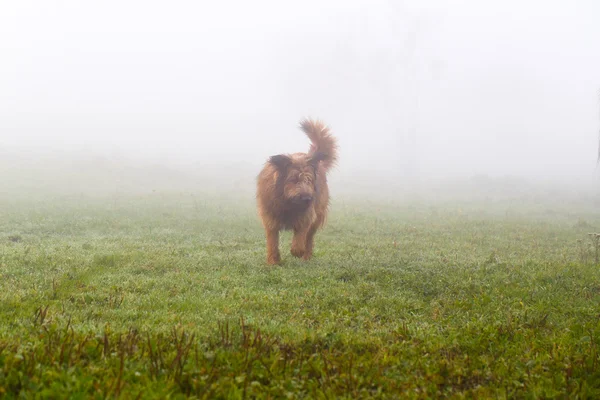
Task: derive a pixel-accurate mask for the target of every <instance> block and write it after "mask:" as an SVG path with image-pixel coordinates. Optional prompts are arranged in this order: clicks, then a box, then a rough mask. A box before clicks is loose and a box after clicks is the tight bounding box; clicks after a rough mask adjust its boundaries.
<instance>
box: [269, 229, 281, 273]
mask: <svg viewBox="0 0 600 400" xmlns="http://www.w3.org/2000/svg"><path fill="white" fill-rule="evenodd" d="M266 232H267V264H269V265H275V264H279V263H280V262H281V257H280V255H279V229H268V230H267V231H266Z"/></svg>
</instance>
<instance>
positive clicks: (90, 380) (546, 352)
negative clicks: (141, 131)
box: [0, 193, 600, 398]
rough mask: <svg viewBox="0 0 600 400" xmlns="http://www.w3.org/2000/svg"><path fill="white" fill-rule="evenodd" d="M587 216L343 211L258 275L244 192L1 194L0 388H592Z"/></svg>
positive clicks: (517, 392)
mask: <svg viewBox="0 0 600 400" xmlns="http://www.w3.org/2000/svg"><path fill="white" fill-rule="evenodd" d="M596 210H597V208H594V207H592V206H591V205H590V206H586V205H585V204H583V203H582V204H577V205H575V204H566V203H558V202H556V203H555V204H550V205H549V204H545V203H540V202H537V203H536V202H529V203H527V202H523V201H518V202H517V201H515V202H509V201H504V202H500V203H498V202H493V201H489V200H488V201H483V200H482V201H481V202H478V203H466V202H462V203H458V202H456V203H448V202H447V203H441V202H440V203H418V202H409V201H404V202H390V201H383V200H379V201H373V202H369V201H366V200H361V201H351V200H343V199H342V200H338V201H336V202H334V204H333V206H332V212H331V214H330V217H329V222H328V225H327V226H326V228H325V230H324V231H322V232H320V233H319V234H318V235H317V239H316V249H315V257H314V259H313V260H311V261H310V262H302V261H299V260H296V259H294V258H292V257H291V255H289V241H290V235H289V234H284V235H283V238H282V254H284V264H283V265H282V266H279V267H268V266H266V265H265V263H264V259H265V249H264V236H263V232H262V229H261V227H260V223H259V221H258V219H257V217H256V215H255V209H254V203H253V200H252V198H251V197H250V196H248V197H245V198H241V199H228V198H217V197H215V196H212V197H208V196H200V195H190V194H179V195H175V194H169V195H168V194H161V193H155V194H152V195H147V196H138V197H134V196H129V197H120V198H116V197H115V198H111V199H105V200H102V199H91V198H85V197H70V198H63V199H48V200H46V201H36V200H20V201H16V200H13V201H11V200H10V199H9V198H8V197H7V198H4V199H3V200H1V201H0V396H5V397H6V398H21V397H24V398H31V397H34V396H38V397H40V398H56V397H70V398H106V397H122V398H136V397H138V396H140V397H142V398H166V397H171V398H177V397H186V396H191V397H197V398H252V397H260V398H269V397H270V398H284V397H291V398H303V397H310V398H368V397H374V398H388V397H398V396H400V395H403V396H405V397H415V398H423V397H429V398H431V397H458V398H460V397H478V398H480V397H501V398H539V397H544V398H548V397H559V398H564V397H576V396H579V397H581V398H594V397H596V398H597V397H598V396H600V389H599V388H600V366H599V363H600V359H599V356H598V345H599V344H600V325H599V324H600V267H597V266H594V265H593V251H592V249H591V248H590V240H589V238H588V237H587V234H588V233H589V232H594V231H596V230H598V229H600V212H598V211H596Z"/></svg>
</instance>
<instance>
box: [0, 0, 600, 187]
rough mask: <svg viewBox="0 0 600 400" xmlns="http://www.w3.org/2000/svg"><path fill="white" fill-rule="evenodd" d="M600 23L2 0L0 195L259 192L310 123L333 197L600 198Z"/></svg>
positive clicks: (234, 4)
mask: <svg viewBox="0 0 600 400" xmlns="http://www.w3.org/2000/svg"><path fill="white" fill-rule="evenodd" d="M599 18H600V3H599V2H597V1H595V0H587V1H586V0H579V1H572V2H566V1H533V0H531V1H515V0H511V1H502V2H497V1H475V0H472V1H452V2H448V1H434V0H428V1H417V0H412V1H408V0H407V1H382V0H351V1H348V0H343V1H342V0H330V1H316V0H308V1H303V2H282V1H265V0H259V1H241V0H238V1H221V2H207V1H170V2H159V1H133V0H128V1H113V0H108V1H102V2H81V1H75V0H68V1H57V2H42V1H23V0H19V1H16V0H15V1H4V2H2V3H1V4H0V157H1V160H0V180H1V181H2V186H3V187H4V191H5V192H6V191H8V190H9V189H10V188H26V189H28V190H36V189H39V188H46V189H47V188H55V189H56V190H58V189H59V188H60V190H63V189H64V190H67V189H70V190H74V191H77V190H83V187H84V186H85V187H86V188H88V189H89V188H97V189H98V190H108V191H111V190H125V189H127V188H135V187H139V188H144V189H148V190H149V189H159V188H160V187H164V188H170V187H193V186H194V185H198V186H204V187H206V186H210V185H214V187H217V186H218V185H224V186H226V187H230V188H234V187H238V185H241V186H243V187H245V188H247V189H248V190H251V189H252V188H253V187H254V177H255V176H256V175H257V174H258V172H259V170H260V168H261V167H262V164H263V163H264V162H265V160H266V159H267V158H268V157H269V156H270V155H273V154H278V153H283V152H296V151H306V150H307V149H308V140H307V138H306V137H304V135H303V134H302V133H301V132H300V130H299V129H298V128H297V124H298V121H299V120H300V119H301V118H302V117H304V116H312V117H317V118H321V119H323V120H324V121H325V122H326V123H327V124H329V125H330V126H331V127H332V129H333V132H334V134H335V135H336V136H337V137H338V139H339V143H340V163H339V166H338V168H337V169H336V170H334V172H333V173H332V178H331V179H332V181H333V182H335V183H334V186H333V187H332V192H333V193H334V194H335V193H344V191H345V190H358V191H360V190H362V189H365V190H366V188H369V187H373V186H380V185H381V184H382V183H385V184H386V185H388V186H393V185H397V186H398V187H411V186H415V187H416V186H421V187H432V188H434V187H437V186H435V185H439V184H440V182H446V184H447V185H450V184H448V182H454V181H457V180H461V179H463V180H468V181H469V182H471V184H473V185H475V186H481V185H482V183H485V182H488V181H489V180H495V182H501V183H502V182H505V183H506V182H515V181H523V182H534V183H539V182H545V183H550V184H552V185H554V186H555V187H556V188H562V189H564V190H567V189H568V188H573V187H581V188H594V189H595V187H596V186H598V180H597V174H598V170H597V167H596V156H597V148H598V132H599V125H600V122H599V118H600V116H599V112H600V111H599V108H600V104H599V99H600V24H599V23H598V21H599ZM361 188H362V189H361ZM569 190H570V189H569Z"/></svg>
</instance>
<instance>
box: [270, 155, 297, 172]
mask: <svg viewBox="0 0 600 400" xmlns="http://www.w3.org/2000/svg"><path fill="white" fill-rule="evenodd" d="M269 162H270V163H271V164H273V165H274V166H276V167H277V169H279V170H284V169H286V168H287V167H288V166H289V165H290V164H291V163H292V159H291V158H290V157H288V156H286V155H285V154H278V155H276V156H271V158H269Z"/></svg>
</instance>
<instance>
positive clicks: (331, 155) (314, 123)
mask: <svg viewBox="0 0 600 400" xmlns="http://www.w3.org/2000/svg"><path fill="white" fill-rule="evenodd" d="M300 128H301V129H302V130H303V131H304V133H306V136H308V138H309V139H310V141H311V142H312V145H311V146H310V150H309V151H308V154H309V155H315V154H318V156H319V157H320V159H321V160H322V163H323V164H322V165H323V167H324V168H325V170H326V171H327V170H329V169H330V168H331V167H333V166H334V165H335V163H336V162H337V159H338V154H337V153H338V145H337V140H336V138H334V137H333V136H332V135H331V131H330V130H329V127H328V126H327V125H325V124H324V123H323V122H322V121H320V120H313V119H310V118H305V119H303V120H302V121H300Z"/></svg>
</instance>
